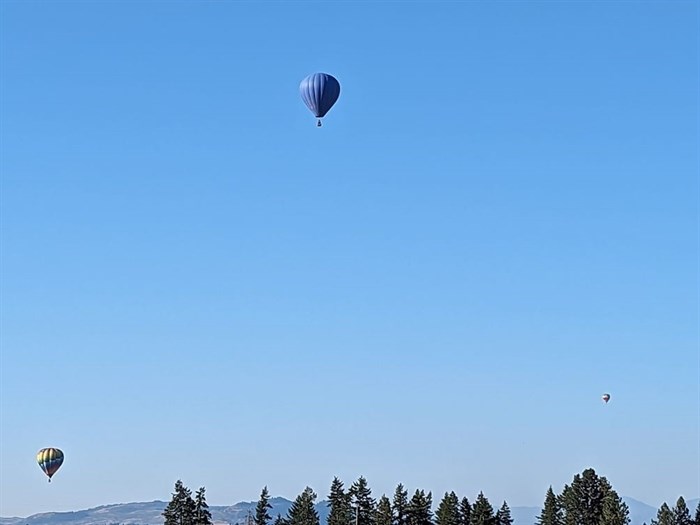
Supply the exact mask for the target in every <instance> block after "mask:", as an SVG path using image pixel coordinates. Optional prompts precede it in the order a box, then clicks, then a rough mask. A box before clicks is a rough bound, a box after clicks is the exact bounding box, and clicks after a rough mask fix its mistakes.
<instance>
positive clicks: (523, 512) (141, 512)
mask: <svg viewBox="0 0 700 525" xmlns="http://www.w3.org/2000/svg"><path fill="white" fill-rule="evenodd" d="M623 499H624V500H625V503H627V506H628V507H629V509H630V518H631V519H632V523H631V525H643V523H645V522H646V524H647V525H650V523H651V520H652V519H653V518H655V517H656V512H657V510H658V509H657V508H656V507H653V506H651V505H647V504H646V503H643V502H641V501H638V500H635V499H633V498H627V497H626V498H623ZM698 501H700V500H698V499H693V500H689V501H687V502H686V503H687V504H688V508H689V509H690V511H691V515H694V513H695V507H696V506H697V504H698ZM256 503H257V502H255V501H241V502H240V503H236V504H235V505H231V506H216V505H212V506H211V507H209V510H210V511H211V514H212V518H213V519H214V523H215V524H216V525H245V523H246V518H247V516H248V511H250V512H251V513H254V512H255V505H256ZM667 503H668V504H669V505H670V506H673V505H675V503H676V502H675V501H668V502H667ZM166 505H167V502H165V501H149V502H140V503H118V504H115V505H102V506H100V507H95V508H92V509H86V510H78V511H74V512H44V513H41V514H34V515H32V516H28V517H26V518H0V525H162V524H163V516H162V514H161V513H162V512H163V509H165V506H166ZM270 505H272V509H271V510H270V511H269V513H270V515H271V516H272V517H273V519H274V518H276V517H277V515H278V514H280V515H282V516H285V515H286V514H287V511H288V510H289V508H290V507H291V505H292V502H291V501H290V500H288V499H285V498H271V499H270ZM327 505H328V502H327V501H320V502H318V503H317V504H316V511H317V512H318V514H319V516H320V518H321V524H322V525H323V524H324V523H325V521H326V517H327V516H328V506H327ZM540 510H541V509H540V507H512V508H511V515H512V517H513V525H534V523H535V520H536V519H537V516H538V515H539V513H540Z"/></svg>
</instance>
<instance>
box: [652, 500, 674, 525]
mask: <svg viewBox="0 0 700 525" xmlns="http://www.w3.org/2000/svg"><path fill="white" fill-rule="evenodd" d="M651 525H673V512H672V511H671V509H670V508H668V505H667V504H666V502H665V501H664V502H663V503H662V504H661V508H659V510H658V512H657V513H656V519H654V520H651Z"/></svg>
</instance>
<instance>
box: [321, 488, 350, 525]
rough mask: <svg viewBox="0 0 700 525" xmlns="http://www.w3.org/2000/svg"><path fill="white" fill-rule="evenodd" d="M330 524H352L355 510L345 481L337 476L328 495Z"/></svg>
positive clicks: (328, 519) (328, 520) (328, 521)
mask: <svg viewBox="0 0 700 525" xmlns="http://www.w3.org/2000/svg"><path fill="white" fill-rule="evenodd" d="M328 507H329V509H330V510H329V512H328V518H327V523H328V525H350V524H352V523H353V512H352V508H351V507H350V495H349V494H347V493H346V492H345V489H344V488H343V482H342V481H340V480H339V479H338V478H337V477H336V478H333V483H331V493H330V494H329V495H328Z"/></svg>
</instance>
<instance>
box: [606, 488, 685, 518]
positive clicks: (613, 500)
mask: <svg viewBox="0 0 700 525" xmlns="http://www.w3.org/2000/svg"><path fill="white" fill-rule="evenodd" d="M629 523H630V513H629V508H628V507H627V503H625V502H624V501H622V498H621V497H620V496H618V494H617V492H615V491H614V490H613V489H612V487H609V488H607V489H606V491H605V496H603V518H602V520H601V522H600V525H629ZM686 525H689V524H686Z"/></svg>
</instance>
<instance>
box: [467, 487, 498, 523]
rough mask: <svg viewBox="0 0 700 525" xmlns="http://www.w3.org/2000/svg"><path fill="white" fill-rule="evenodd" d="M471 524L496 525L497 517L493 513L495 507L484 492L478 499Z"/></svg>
mask: <svg viewBox="0 0 700 525" xmlns="http://www.w3.org/2000/svg"><path fill="white" fill-rule="evenodd" d="M469 523H470V525H496V515H495V514H494V513H493V507H492V506H491V503H489V500H488V499H487V498H486V496H484V493H483V492H479V495H478V496H477V497H476V501H475V502H474V505H473V506H472V515H471V517H470V519H469Z"/></svg>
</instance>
